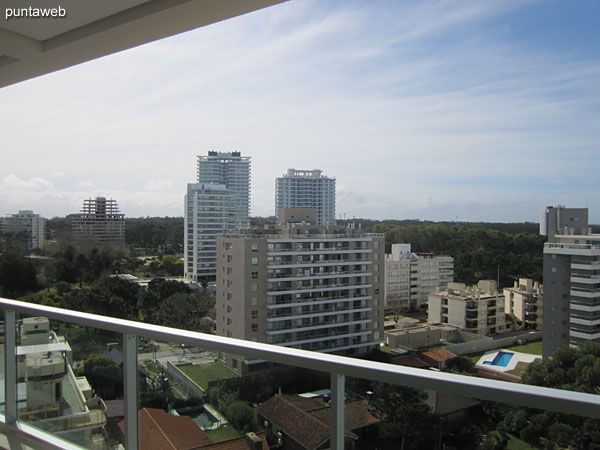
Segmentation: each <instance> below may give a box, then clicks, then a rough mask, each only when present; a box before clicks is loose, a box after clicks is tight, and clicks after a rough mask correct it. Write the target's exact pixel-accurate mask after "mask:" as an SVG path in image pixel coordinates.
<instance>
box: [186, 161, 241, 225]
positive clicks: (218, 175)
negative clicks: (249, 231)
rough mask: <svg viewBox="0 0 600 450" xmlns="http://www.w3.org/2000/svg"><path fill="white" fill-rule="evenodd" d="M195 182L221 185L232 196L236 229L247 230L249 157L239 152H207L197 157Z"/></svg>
mask: <svg viewBox="0 0 600 450" xmlns="http://www.w3.org/2000/svg"><path fill="white" fill-rule="evenodd" d="M197 176H198V178H197V182H198V183H204V184H222V185H223V186H225V187H226V188H227V189H229V191H230V192H231V195H232V200H233V207H234V212H235V221H236V228H247V227H248V226H249V222H248V218H249V217H250V157H249V156H242V153H241V152H215V151H210V152H208V155H207V156H198V168H197Z"/></svg>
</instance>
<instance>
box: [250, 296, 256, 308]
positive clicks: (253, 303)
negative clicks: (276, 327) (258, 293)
mask: <svg viewBox="0 0 600 450" xmlns="http://www.w3.org/2000/svg"><path fill="white" fill-rule="evenodd" d="M250 303H251V304H252V306H256V304H257V303H258V297H252V300H251V301H250Z"/></svg>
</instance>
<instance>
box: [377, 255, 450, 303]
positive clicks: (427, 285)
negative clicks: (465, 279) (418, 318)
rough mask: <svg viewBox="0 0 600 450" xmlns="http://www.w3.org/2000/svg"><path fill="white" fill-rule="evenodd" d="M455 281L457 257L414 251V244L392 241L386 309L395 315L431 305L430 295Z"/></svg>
mask: <svg viewBox="0 0 600 450" xmlns="http://www.w3.org/2000/svg"><path fill="white" fill-rule="evenodd" d="M453 280H454V259H453V258H452V257H451V256H433V254H431V253H412V252H411V246H410V244H392V252H391V253H390V254H386V255H385V309H386V311H390V312H392V313H394V314H397V313H399V312H401V311H407V310H415V309H418V308H424V307H426V306H427V297H428V295H429V294H430V293H431V292H435V291H436V290H440V291H444V290H446V288H447V287H448V283H451V282H452V281H453Z"/></svg>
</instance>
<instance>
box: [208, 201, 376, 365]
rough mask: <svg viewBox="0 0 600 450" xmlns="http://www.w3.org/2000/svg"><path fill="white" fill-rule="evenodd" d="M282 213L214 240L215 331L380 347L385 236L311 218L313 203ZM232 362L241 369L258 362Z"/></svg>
mask: <svg viewBox="0 0 600 450" xmlns="http://www.w3.org/2000/svg"><path fill="white" fill-rule="evenodd" d="M280 217H281V218H282V219H283V220H286V221H287V222H285V223H281V224H280V225H278V226H273V225H271V226H266V227H265V228H253V229H247V230H239V232H238V233H237V234H227V235H224V236H221V237H219V238H218V239H217V334H219V335H221V336H231V337H235V338H239V339H246V340H252V341H256V342H267V343H272V344H277V345H282V346H286V347H295V348H302V349H307V350H316V351H320V352H329V353H346V354H358V353H364V352H367V351H369V350H372V349H374V348H376V347H377V346H378V345H379V343H380V342H381V341H382V340H383V319H384V314H383V300H382V294H383V273H382V271H381V270H380V267H381V268H383V266H382V263H383V249H384V239H383V235H382V234H366V233H363V232H362V231H361V230H357V229H347V228H344V227H343V226H334V227H326V226H319V225H311V224H310V222H311V221H313V220H314V218H315V211H314V210H311V209H305V208H289V209H283V210H281V215H280ZM229 362H230V365H231V366H232V367H233V368H234V369H237V370H241V371H243V372H244V371H246V370H252V369H253V368H255V367H258V366H253V367H250V366H252V364H251V363H250V362H247V361H237V360H232V361H229ZM242 365H243V367H242Z"/></svg>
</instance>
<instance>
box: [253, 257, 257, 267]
mask: <svg viewBox="0 0 600 450" xmlns="http://www.w3.org/2000/svg"><path fill="white" fill-rule="evenodd" d="M252 264H254V265H256V264H258V258H256V257H254V258H252Z"/></svg>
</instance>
